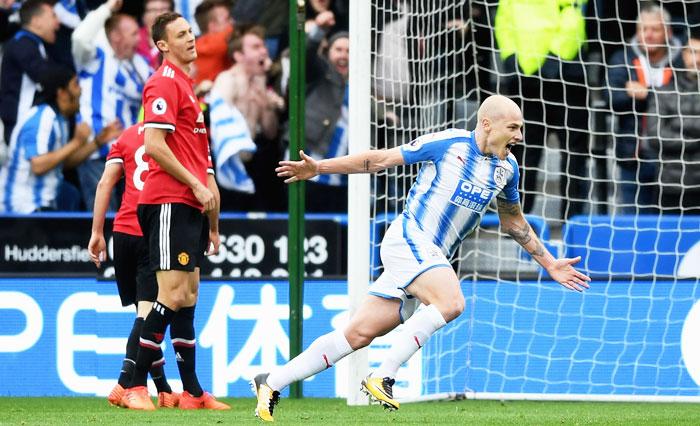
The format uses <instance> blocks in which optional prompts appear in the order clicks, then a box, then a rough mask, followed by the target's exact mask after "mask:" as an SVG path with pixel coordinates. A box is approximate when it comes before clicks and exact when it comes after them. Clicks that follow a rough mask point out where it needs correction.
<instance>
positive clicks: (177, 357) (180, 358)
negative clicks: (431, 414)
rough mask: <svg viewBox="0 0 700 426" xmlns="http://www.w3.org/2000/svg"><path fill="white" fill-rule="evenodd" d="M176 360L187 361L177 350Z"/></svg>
mask: <svg viewBox="0 0 700 426" xmlns="http://www.w3.org/2000/svg"><path fill="white" fill-rule="evenodd" d="M175 361H177V362H185V360H184V359H182V355H180V352H175Z"/></svg>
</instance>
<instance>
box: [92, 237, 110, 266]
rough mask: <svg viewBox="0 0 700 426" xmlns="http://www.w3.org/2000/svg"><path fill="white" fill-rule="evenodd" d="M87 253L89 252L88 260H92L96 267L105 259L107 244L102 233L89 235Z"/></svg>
mask: <svg viewBox="0 0 700 426" xmlns="http://www.w3.org/2000/svg"><path fill="white" fill-rule="evenodd" d="M88 253H90V260H92V263H94V264H95V266H97V267H98V268H99V267H100V264H101V263H102V262H104V261H105V260H107V244H106V243H105V237H104V235H98V234H95V233H93V234H92V235H91V236H90V242H89V243H88Z"/></svg>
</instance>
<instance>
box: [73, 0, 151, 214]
mask: <svg viewBox="0 0 700 426" xmlns="http://www.w3.org/2000/svg"><path fill="white" fill-rule="evenodd" d="M121 6H122V0H109V1H108V2H107V3H105V4H103V5H102V6H100V7H99V8H97V9H95V10H94V11H92V12H90V13H89V14H88V15H87V16H86V17H85V19H84V20H83V22H82V23H81V24H80V25H79V26H78V28H76V29H75V31H74V32H73V38H72V40H73V57H74V59H75V64H76V67H77V69H78V75H79V76H80V87H81V88H82V89H83V96H82V97H81V99H80V115H81V118H82V120H84V121H85V122H86V123H88V125H89V126H90V128H91V129H92V131H93V132H94V133H99V132H100V131H101V130H102V128H103V127H105V126H107V125H108V124H109V123H112V122H114V121H115V120H118V121H119V122H121V124H122V126H127V127H128V126H131V125H133V124H135V123H136V122H137V119H138V113H139V108H140V107H141V93H142V92H143V87H144V84H145V82H146V79H148V76H149V75H150V72H151V70H150V67H149V66H148V63H146V60H145V59H143V58H142V57H141V56H140V55H137V54H136V45H137V44H138V41H139V28H138V24H137V23H136V20H135V19H134V18H132V17H131V16H129V15H124V14H118V13H117V11H119V9H121ZM117 136H118V135H117ZM108 151H109V148H108V147H105V148H104V149H101V150H100V152H99V154H95V155H94V156H93V157H92V158H91V159H90V160H88V161H87V162H85V164H83V165H82V166H81V167H80V168H79V169H78V174H79V176H80V183H81V190H82V193H83V200H84V201H85V205H86V207H87V208H88V209H89V210H92V208H93V205H94V204H95V203H94V199H95V188H96V187H97V182H98V181H99V180H100V177H101V176H102V170H103V169H104V164H105V158H106V156H107V152H108ZM112 200H113V203H112V204H110V207H111V209H112V210H114V209H116V207H117V205H118V198H117V197H113V199H112Z"/></svg>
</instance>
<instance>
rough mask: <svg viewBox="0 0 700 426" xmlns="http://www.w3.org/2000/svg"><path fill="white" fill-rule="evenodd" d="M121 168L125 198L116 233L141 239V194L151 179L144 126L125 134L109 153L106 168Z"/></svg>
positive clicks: (133, 128) (136, 127) (118, 215)
mask: <svg viewBox="0 0 700 426" xmlns="http://www.w3.org/2000/svg"><path fill="white" fill-rule="evenodd" d="M109 164H121V165H122V167H123V168H124V195H122V204H121V206H120V207H119V211H118V212H117V215H116V216H115V217H114V231H118V232H123V233H125V234H130V235H136V236H142V235H143V233H142V232H141V227H140V226H139V221H138V218H137V217H136V207H137V205H138V201H139V193H140V192H141V190H142V189H143V184H144V182H145V181H146V177H147V176H148V156H147V155H146V148H145V147H144V146H143V125H142V124H141V123H139V124H135V125H133V126H131V127H129V128H128V129H126V130H124V132H122V134H121V136H119V139H117V141H116V142H115V143H113V144H112V147H111V148H110V150H109V155H107V162H106V163H105V167H106V166H108V165H109Z"/></svg>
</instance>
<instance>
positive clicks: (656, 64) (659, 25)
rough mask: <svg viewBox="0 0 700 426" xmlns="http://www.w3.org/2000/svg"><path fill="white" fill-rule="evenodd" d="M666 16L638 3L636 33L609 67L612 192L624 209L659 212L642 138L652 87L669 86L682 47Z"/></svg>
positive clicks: (653, 172) (652, 165)
mask: <svg viewBox="0 0 700 426" xmlns="http://www.w3.org/2000/svg"><path fill="white" fill-rule="evenodd" d="M670 24H671V17H670V15H669V14H668V12H666V11H665V10H664V9H662V8H661V7H660V6H658V5H656V4H652V5H649V6H646V7H643V8H642V9H641V10H640V12H639V15H638V18H637V33H636V35H635V36H634V37H633V38H632V39H631V40H630V44H629V46H628V47H626V48H623V49H620V50H619V51H617V52H615V53H614V54H613V55H612V57H611V58H610V64H609V66H608V86H609V87H608V90H609V94H608V95H609V102H610V106H611V108H612V110H613V111H614V115H615V117H616V119H617V128H616V129H615V139H614V140H615V159H616V162H617V166H618V170H619V176H618V179H617V180H616V182H618V185H617V186H616V191H615V192H616V193H617V194H619V196H620V197H621V198H620V200H619V201H620V202H621V203H622V205H621V211H622V212H623V213H630V214H632V213H655V212H657V211H658V207H657V201H656V200H657V198H656V196H655V194H656V192H657V190H658V188H657V185H656V183H655V181H656V168H657V164H658V160H655V159H654V158H653V154H652V153H651V150H650V149H649V147H648V144H647V143H646V141H645V139H644V137H645V136H646V128H647V116H648V115H649V114H654V113H655V112H654V111H649V107H648V101H649V100H650V98H651V96H652V95H651V93H650V91H651V90H654V89H655V88H658V87H661V86H664V85H666V84H668V83H669V82H670V81H671V79H672V78H673V72H672V67H682V66H683V65H682V63H679V62H678V61H680V56H679V53H680V51H681V45H680V42H679V40H678V39H677V38H676V37H674V36H673V33H672V31H671V25H670Z"/></svg>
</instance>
